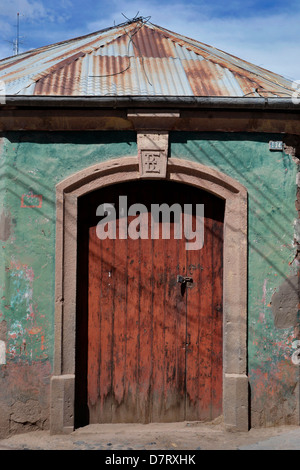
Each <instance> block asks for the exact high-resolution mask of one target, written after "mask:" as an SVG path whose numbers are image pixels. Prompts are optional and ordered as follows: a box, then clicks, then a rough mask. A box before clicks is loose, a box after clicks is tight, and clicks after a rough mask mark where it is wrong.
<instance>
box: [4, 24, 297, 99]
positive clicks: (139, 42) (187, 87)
mask: <svg viewBox="0 0 300 470" xmlns="http://www.w3.org/2000/svg"><path fill="white" fill-rule="evenodd" d="M0 80H3V81H4V82H5V84H6V94H7V95H27V96H30V95H42V96H148V97H151V96H211V97H244V96H247V97H258V96H263V97H288V96H291V95H292V93H293V91H294V90H293V88H292V83H291V82H290V81H289V80H287V79H285V78H284V77H282V76H280V75H277V74H275V73H272V72H269V71H267V70H265V69H263V68H261V67H258V66H256V65H253V64H250V63H249V62H246V61H244V60H241V59H238V58H237V57H234V56H232V55H230V54H227V53H225V52H223V51H220V50H218V49H215V48H214V47H211V46H208V45H206V44H203V43H200V42H198V41H195V40H192V39H189V38H187V37H185V36H182V35H180V34H176V33H173V32H171V31H168V30H167V29H164V28H162V27H160V26H156V25H154V24H151V23H149V22H144V21H143V20H142V19H137V20H136V21H132V22H128V23H125V24H122V25H118V26H115V27H113V28H109V29H107V30H103V31H98V32H96V33H93V34H89V35H87V36H84V37H80V38H76V39H72V40H69V41H64V42H61V43H57V44H53V45H50V46H45V47H42V48H39V49H35V50H32V51H28V52H25V53H23V54H20V55H18V56H14V57H10V58H7V59H3V60H1V61H0Z"/></svg>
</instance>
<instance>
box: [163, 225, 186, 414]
mask: <svg viewBox="0 0 300 470" xmlns="http://www.w3.org/2000/svg"><path fill="white" fill-rule="evenodd" d="M172 225H173V224H172ZM172 233H173V227H171V234H172ZM184 274H185V250H184V246H183V243H182V240H176V239H174V237H172V238H171V239H170V240H166V243H165V275H166V300H165V324H164V330H165V335H164V350H165V371H164V410H165V418H164V420H165V421H170V422H171V421H183V420H184V419H185V366H186V364H185V337H186V298H185V293H183V292H182V289H181V287H182V285H181V284H180V283H178V282H177V275H184Z"/></svg>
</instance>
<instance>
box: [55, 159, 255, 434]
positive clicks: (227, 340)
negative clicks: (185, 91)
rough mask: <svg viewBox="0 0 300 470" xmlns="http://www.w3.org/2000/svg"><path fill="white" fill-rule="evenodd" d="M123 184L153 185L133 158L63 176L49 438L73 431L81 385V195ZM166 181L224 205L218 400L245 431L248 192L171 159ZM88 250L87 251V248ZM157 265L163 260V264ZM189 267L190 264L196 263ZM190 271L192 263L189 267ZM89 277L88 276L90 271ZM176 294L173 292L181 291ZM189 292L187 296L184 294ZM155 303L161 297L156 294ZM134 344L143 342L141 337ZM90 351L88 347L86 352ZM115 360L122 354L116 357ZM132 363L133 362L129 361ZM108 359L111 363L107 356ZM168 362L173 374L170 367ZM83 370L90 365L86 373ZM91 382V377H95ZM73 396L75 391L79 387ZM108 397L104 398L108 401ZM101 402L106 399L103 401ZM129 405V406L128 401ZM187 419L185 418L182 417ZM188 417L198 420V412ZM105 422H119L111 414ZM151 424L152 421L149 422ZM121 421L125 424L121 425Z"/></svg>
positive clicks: (229, 423) (231, 423) (232, 424)
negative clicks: (78, 377)
mask: <svg viewBox="0 0 300 470" xmlns="http://www.w3.org/2000/svg"><path fill="white" fill-rule="evenodd" d="M124 182H131V185H132V187H134V184H135V182H139V183H138V184H139V187H146V184H151V181H146V180H144V179H142V178H141V177H140V173H139V166H138V159H137V158H136V157H130V158H122V159H118V160H117V159H116V160H111V161H109V162H105V163H102V164H99V165H94V166H93V167H90V168H88V169H86V170H83V171H82V172H79V173H77V174H75V175H73V176H72V177H70V178H67V179H66V180H65V181H63V182H62V183H60V184H59V185H58V186H57V249H56V260H57V264H56V333H55V339H56V344H55V369H54V374H53V377H52V379H51V433H59V432H71V431H72V430H73V429H74V411H75V410H76V406H75V383H78V381H77V382H76V380H75V376H76V375H77V374H78V373H79V372H78V371H79V370H80V369H81V366H80V359H79V356H80V354H78V348H77V353H76V334H77V333H78V323H77V325H76V315H77V312H78V308H79V303H80V295H79V294H78V293H79V290H80V289H81V288H82V287H83V286H82V285H81V284H80V282H79V280H80V279H82V278H81V277H80V275H79V269H82V265H81V264H80V263H81V261H80V257H78V247H79V246H80V243H81V241H80V237H81V235H80V230H79V224H78V222H79V220H80V218H79V216H80V211H79V209H80V202H79V201H80V200H81V199H80V198H81V197H83V196H85V195H88V194H91V193H93V192H94V191H97V190H100V189H102V190H103V189H104V188H108V187H112V185H116V184H120V183H124ZM170 182H177V187H178V194H179V193H180V190H182V192H183V191H184V188H186V187H193V190H197V191H200V192H201V191H202V194H208V193H209V194H210V195H213V196H212V197H216V198H217V199H219V200H222V201H223V213H224V227H223V230H224V232H223V233H224V241H223V283H222V284H223V322H222V333H223V334H222V355H223V358H222V363H223V370H222V381H221V382H222V391H221V402H222V410H223V415H224V422H225V425H226V427H227V428H229V429H233V430H246V429H248V379H247V361H246V359H247V354H246V352H247V345H246V333H247V192H246V190H245V188H244V187H243V186H241V185H240V184H239V183H237V182H236V181H234V180H232V179H231V178H230V177H228V176H227V175H224V174H222V173H220V172H218V171H215V170H213V169H211V168H207V167H204V166H203V165H200V164H195V163H192V162H189V161H183V160H178V159H172V158H170V159H168V169H167V176H166V178H162V179H161V180H160V181H159V184H160V185H161V187H162V188H163V187H164V184H165V185H167V184H170ZM165 188H166V186H165ZM108 191H110V189H108ZM163 191H164V194H166V191H165V190H163ZM95 194H96V193H95ZM108 202H109V201H108ZM150 202H151V200H150ZM94 242H96V240H94ZM89 243H91V242H89ZM200 251H201V250H200ZM87 252H89V250H88V251H87ZM164 255H165V252H164ZM126 259H127V258H126ZM158 261H159V262H161V260H160V259H159V260H158ZM172 262H173V260H172ZM190 264H191V265H192V264H193V263H190ZM188 265H189V264H187V265H186V266H188ZM181 267H183V266H181ZM176 269H177V265H176ZM170 270H174V266H173V268H172V269H171V268H170ZM108 272H109V271H108ZM86 274H87V275H88V273H86ZM178 274H180V273H177V275H178ZM190 277H192V276H190ZM86 279H87V277H86ZM176 279H177V278H176ZM121 284H122V283H121ZM121 284H120V285H121ZM169 285H170V283H169ZM176 287H178V285H176ZM138 288H139V289H141V288H142V286H141V284H139V285H138ZM194 288H195V287H194ZM192 291H193V289H191V291H190V292H191V293H192ZM176 292H177V293H178V289H177V291H176ZM190 292H188V295H189V294H190ZM194 292H196V290H194ZM164 295H165V294H164ZM190 295H192V294H190ZM152 297H153V294H152ZM136 298H137V297H136ZM156 299H159V295H157V296H156ZM182 300H184V301H185V297H184V296H182ZM197 309H198V307H197ZM185 318H186V324H188V322H189V317H188V316H186V317H185ZM120 321H121V320H120V319H118V324H119V322H120ZM83 327H84V325H83ZM86 328H87V332H88V324H86ZM175 329H176V328H175ZM111 331H112V330H111ZM162 331H164V332H168V331H169V328H168V327H167V328H166V325H164V326H162V328H161V332H160V333H162ZM87 332H86V335H85V337H86V338H88V334H87ZM192 333H194V331H192ZM192 333H190V332H189V330H188V329H185V330H184V333H183V335H184V336H185V338H187V341H186V343H189V337H188V336H187V335H189V334H192ZM111 334H112V333H111ZM171 336H172V335H171ZM139 338H141V334H140V336H139ZM172 338H174V336H172ZM175 338H176V335H175ZM176 341H178V338H176ZM110 344H111V343H110ZM152 347H153V344H152ZM185 348H186V350H185V354H184V360H185V361H186V360H187V356H188V354H189V353H187V350H188V344H186V345H185ZM157 349H158V348H157ZM87 350H88V348H87V349H86V351H87ZM195 350H196V349H195ZM168 354H169V352H168ZM198 354H199V351H198ZM118 355H119V356H120V351H119V353H118ZM139 356H140V357H141V356H142V354H141V352H139ZM131 357H134V356H133V355H131ZM81 360H82V361H84V360H85V359H84V357H82V358H81ZM106 360H107V362H109V359H108V357H107V359H106ZM156 362H157V361H156ZM172 364H173V365H172V367H173V372H174V362H173V363H172ZM88 367H89V366H88V365H87V368H88ZM143 367H144V365H143ZM86 370H88V369H86ZM189 370H190V369H189V368H186V367H185V368H184V374H185V389H184V394H185V398H184V400H185V403H187V402H188V403H190V402H193V399H192V400H190V396H187V393H188V390H187V385H186V381H187V380H188V379H187V376H188V371H189ZM184 374H183V375H184ZM171 375H172V374H171ZM173 375H174V373H173ZM175 375H176V372H175ZM181 376H182V375H181ZM193 376H195V374H193ZM94 377H96V375H95V376H94ZM97 380H98V379H97ZM164 380H165V379H164ZM121 382H122V380H121ZM171 382H172V381H171ZM131 383H133V382H131ZM198 385H199V384H198ZM140 386H141V383H140ZM172 386H174V382H172ZM76 391H78V389H77V390H76ZM86 391H87V393H88V388H86ZM97 393H98V392H97ZM114 393H115V392H114ZM83 394H84V393H83ZM100 394H101V392H100ZM108 395H109V393H108V394H107V396H108ZM162 396H163V395H162ZM170 396H176V394H175V395H174V394H171V395H170ZM76 397H77V398H76V399H78V393H77V394H76ZM144 397H145V395H144ZM83 398H84V397H79V401H80V400H82V399H83ZM103 398H104V396H103V397H102V398H101V399H103ZM192 398H193V397H192ZM101 399H100V400H101ZM109 399H110V398H109ZM88 400H90V398H88ZM152 402H153V397H152ZM177 402H178V401H176V403H177ZM81 403H82V402H81ZM87 403H88V401H87ZM149 403H150V402H149ZM181 403H182V401H181ZM144 404H145V401H144ZM97 407H98V408H99V405H96V408H97ZM126 407H127V408H129V406H128V403H127V405H126ZM182 408H183V409H184V410H187V407H186V405H184V406H183V405H180V406H179V407H178V406H177V409H178V410H179V409H181V410H182ZM144 409H145V407H144ZM160 409H162V405H160ZM170 409H174V407H173V406H171V407H170ZM136 410H138V408H136ZM176 413H177V412H176ZM185 413H186V411H185ZM167 414H168V413H167ZM96 416H98V417H97V418H92V419H93V420H94V419H95V420H98V418H99V414H98V411H97V412H96ZM182 416H184V415H182ZM185 416H188V415H187V414H185ZM193 416H195V414H194V415H193ZM109 419H112V420H118V418H117V417H116V416H115V417H114V418H109ZM147 419H148V418H147ZM152 419H153V417H152V418H151V420H152ZM164 419H165V420H169V419H170V418H168V417H166V416H165V418H164ZM172 419H173V418H172ZM188 419H191V418H188ZM195 419H198V418H195ZM200 419H201V417H200ZM101 420H102V418H100V421H101ZM104 420H105V419H104ZM126 420H127V418H126V419H125V421H126ZM131 420H132V418H131Z"/></svg>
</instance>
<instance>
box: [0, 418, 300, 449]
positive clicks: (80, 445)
mask: <svg viewBox="0 0 300 470" xmlns="http://www.w3.org/2000/svg"><path fill="white" fill-rule="evenodd" d="M295 429H299V427H296V426H279V427H273V428H264V429H251V430H250V431H249V432H229V431H225V429H224V426H223V424H222V423H221V422H212V423H203V422H182V423H166V424H155V423H151V424H95V425H89V426H86V427H84V428H80V429H77V430H75V431H74V432H73V433H71V434H69V435H61V436H57V435H56V436H51V435H50V433H49V432H48V431H34V432H30V433H26V434H19V435H15V436H12V437H10V438H8V439H3V440H0V450H5V449H7V450H8V449H14V450H17V449H28V450H153V451H156V450H158V449H159V450H173V451H176V450H177V451H180V450H235V449H239V448H240V447H241V446H249V445H251V444H255V443H258V442H260V441H265V440H266V439H269V438H271V437H273V436H279V435H281V434H283V433H289V432H290V431H293V430H295ZM283 435H284V434H283Z"/></svg>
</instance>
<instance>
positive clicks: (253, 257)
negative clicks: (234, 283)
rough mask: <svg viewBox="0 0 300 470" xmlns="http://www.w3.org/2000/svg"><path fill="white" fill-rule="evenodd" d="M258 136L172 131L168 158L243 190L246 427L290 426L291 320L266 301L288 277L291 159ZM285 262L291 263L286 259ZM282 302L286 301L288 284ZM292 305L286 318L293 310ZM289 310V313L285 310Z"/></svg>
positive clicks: (293, 397) (294, 399) (293, 392)
mask: <svg viewBox="0 0 300 470" xmlns="http://www.w3.org/2000/svg"><path fill="white" fill-rule="evenodd" d="M269 140H282V136H280V135H278V136H274V135H273V136H272V135H262V134H261V135H259V134H253V135H251V134H240V135H233V134H227V135H226V136H225V138H224V137H223V139H222V140H220V136H219V135H218V134H193V133H191V134H190V135H183V134H173V136H172V137H171V142H172V143H171V152H172V155H173V156H176V157H181V158H190V159H193V160H196V161H198V162H200V163H202V164H204V165H209V166H212V167H215V168H218V169H219V170H221V171H223V172H224V173H226V174H229V175H230V176H231V177H233V178H235V179H236V180H237V181H239V182H240V183H242V184H243V185H244V186H245V187H246V188H247V190H248V203H249V211H248V240H249V242H248V250H249V256H248V374H249V382H250V397H251V425H252V426H268V425H275V424H283V423H285V424H290V423H294V424H298V421H297V420H298V381H299V377H298V366H295V364H293V363H292V360H291V357H292V354H293V352H294V349H293V341H294V340H295V339H296V334H297V332H296V331H295V326H296V324H295V322H294V323H292V322H289V323H288V322H287V321H284V319H283V317H285V316H286V312H285V311H283V313H282V315H281V324H278V323H277V322H276V319H274V315H273V312H272V308H271V300H272V296H273V294H274V293H276V292H277V291H278V290H279V288H280V286H281V285H282V284H283V283H284V282H286V279H287V278H289V277H290V276H292V277H293V276H295V274H296V270H297V266H296V263H295V261H294V256H295V246H294V220H295V219H296V218H297V212H296V209H295V200H296V175H297V164H296V163H295V162H294V160H293V158H291V156H289V155H287V154H286V153H284V152H272V151H270V150H269V145H268V142H269ZM290 263H291V264H290ZM289 286H290V289H289V291H288V293H287V296H286V295H285V296H284V301H286V300H291V302H289V305H290V303H293V301H294V299H295V297H296V298H297V296H298V292H295V289H294V287H293V286H294V284H292V283H289ZM296 307H297V305H296V306H295V308H294V310H293V314H292V315H293V316H294V317H295V314H296V310H295V309H296ZM290 316H291V313H290Z"/></svg>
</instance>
